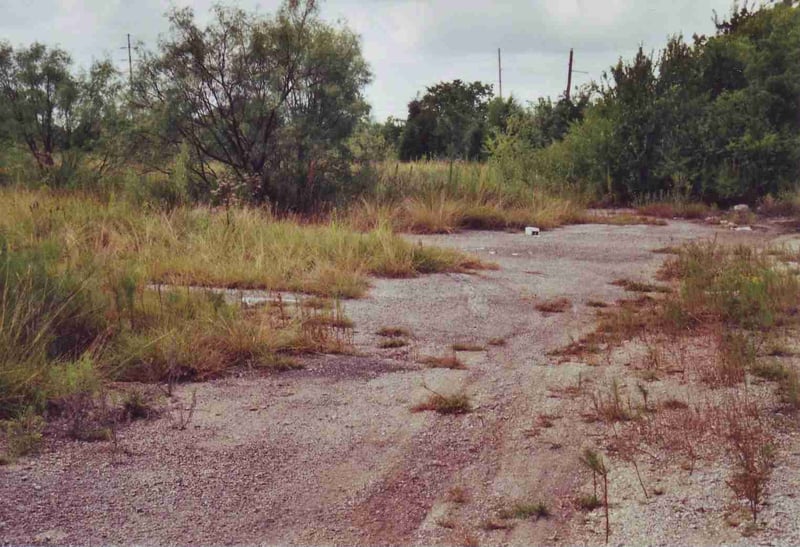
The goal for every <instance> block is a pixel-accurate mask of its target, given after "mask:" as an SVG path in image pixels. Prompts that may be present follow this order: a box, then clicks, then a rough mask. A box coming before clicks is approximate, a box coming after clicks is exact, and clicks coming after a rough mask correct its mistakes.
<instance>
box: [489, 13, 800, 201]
mask: <svg viewBox="0 0 800 547" xmlns="http://www.w3.org/2000/svg"><path fill="white" fill-rule="evenodd" d="M718 29H719V30H718V33H717V34H716V35H715V36H712V37H705V36H695V37H694V40H693V42H692V43H691V44H687V43H686V42H684V40H683V38H682V37H680V36H676V37H673V38H671V39H670V40H669V42H668V44H667V46H666V47H665V49H664V50H663V51H661V53H660V54H659V55H658V57H657V58H656V59H653V58H651V57H649V56H647V55H645V54H644V52H643V51H641V49H640V51H639V52H638V53H637V55H636V56H635V57H634V58H633V59H632V60H630V61H627V62H624V61H622V60H620V62H619V63H618V64H617V65H616V66H614V67H612V68H611V71H610V74H609V76H608V79H607V80H606V81H605V82H604V83H603V84H602V85H600V86H598V87H597V89H596V91H597V95H596V98H595V100H594V101H593V102H592V104H591V106H589V107H588V110H587V111H586V112H585V113H584V114H583V118H582V120H580V121H577V122H575V123H573V125H572V126H571V128H570V130H569V132H568V133H567V134H566V135H565V136H564V138H563V140H560V141H558V142H555V143H554V144H552V145H550V146H547V147H542V145H541V141H540V140H538V139H536V138H531V137H530V136H529V135H528V134H527V133H526V132H525V131H524V126H525V124H526V123H528V124H529V123H530V122H526V121H525V118H526V117H527V118H528V119H531V118H533V119H535V118H536V117H537V112H535V111H530V112H528V113H523V114H522V115H520V116H518V117H519V118H520V119H519V120H517V121H512V122H511V123H510V124H509V130H508V131H507V132H506V134H505V135H503V136H501V137H500V138H499V141H498V143H495V146H494V149H493V158H492V161H493V162H495V163H498V164H508V165H509V167H506V169H507V170H510V171H513V170H514V169H516V170H517V171H518V172H517V173H510V175H511V176H515V177H521V176H522V177H528V178H530V177H531V173H536V174H537V175H538V176H539V177H540V178H543V179H549V180H550V181H551V183H558V184H565V183H566V184H570V185H573V186H575V187H580V188H584V189H591V190H592V191H593V192H594V193H595V194H596V195H598V196H607V197H608V198H611V199H613V200H615V201H617V202H631V201H634V200H637V199H639V200H641V199H642V198H645V197H647V196H651V195H657V194H660V195H665V194H669V195H677V196H682V197H684V198H694V199H701V200H704V201H707V202H719V203H723V204H724V203H730V202H732V201H734V200H736V201H739V200H745V201H750V202H755V201H756V200H757V199H758V198H760V197H763V196H766V195H768V194H771V195H773V196H774V195H778V194H780V193H781V192H783V191H786V190H787V189H789V188H791V187H792V186H793V185H794V184H796V183H797V182H798V173H799V172H800V115H799V114H800V110H798V109H800V107H799V106H798V102H797V97H798V96H799V95H800V70H798V68H797V62H796V60H797V59H798V58H800V7H792V6H791V5H787V3H783V4H781V5H776V6H774V7H762V8H761V9H759V10H757V11H749V10H748V9H747V8H742V9H740V10H738V11H736V12H734V14H733V15H732V16H731V18H730V20H729V21H722V22H718ZM538 115H539V116H541V113H538ZM576 119H579V118H576Z"/></svg>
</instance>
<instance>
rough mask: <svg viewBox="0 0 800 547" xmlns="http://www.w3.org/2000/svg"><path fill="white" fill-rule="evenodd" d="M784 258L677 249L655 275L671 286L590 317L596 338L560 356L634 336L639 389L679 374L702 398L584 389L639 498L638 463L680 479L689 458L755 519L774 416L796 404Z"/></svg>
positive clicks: (793, 310)
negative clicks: (676, 470) (656, 462)
mask: <svg viewBox="0 0 800 547" xmlns="http://www.w3.org/2000/svg"><path fill="white" fill-rule="evenodd" d="M791 259H792V257H791V256H787V255H785V254H783V253H775V252H773V251H772V250H770V249H756V248H753V247H749V246H722V245H719V244H717V243H715V242H705V243H696V244H688V245H685V246H684V247H683V248H680V249H678V250H677V254H676V255H675V256H674V257H672V258H670V259H668V260H667V262H666V263H665V265H664V267H663V268H662V270H661V273H660V275H661V277H662V278H663V279H664V280H669V281H672V282H674V283H675V284H676V290H674V291H672V292H668V293H663V294H661V295H658V296H657V297H647V298H640V299H638V300H635V301H625V302H622V303H621V305H618V306H617V307H616V308H612V309H610V310H608V311H606V310H604V311H602V312H600V313H601V320H600V324H599V326H598V328H597V330H596V331H595V332H594V333H591V334H590V335H588V336H587V337H586V338H584V339H583V340H580V341H578V342H576V343H575V344H573V345H571V346H570V347H569V348H567V351H568V352H578V353H579V354H583V355H587V354H594V355H596V354H597V353H599V352H600V351H601V350H600V348H604V349H605V350H607V351H609V352H610V351H611V349H612V348H613V347H614V346H616V345H618V344H620V343H623V342H624V341H626V340H631V339H633V340H635V341H636V342H638V343H639V344H641V345H642V346H643V347H644V348H645V349H646V350H647V351H646V353H645V355H644V356H643V358H642V359H641V365H640V366H641V367H643V370H642V372H645V373H647V374H646V375H643V377H645V378H646V379H647V380H648V381H654V380H658V379H659V377H660V375H663V374H664V373H665V372H667V371H669V372H670V373H672V374H675V373H680V374H682V378H684V379H685V381H688V382H689V383H690V384H692V385H694V386H696V387H697V388H698V389H700V390H701V393H703V394H704V395H703V396H701V397H700V398H699V400H695V401H691V402H684V401H683V400H679V399H675V398H667V399H665V400H663V401H661V402H660V403H658V404H656V405H653V404H651V403H650V399H652V396H651V395H650V391H651V390H650V389H649V388H648V387H647V385H646V384H641V383H638V384H637V385H636V388H637V389H636V390H633V389H632V388H631V387H630V386H629V387H627V388H623V386H622V385H621V384H620V383H619V382H618V381H617V380H614V381H612V383H611V385H610V387H609V388H608V389H600V390H595V391H594V392H592V393H590V399H591V402H592V404H593V407H594V413H593V417H594V419H597V420H599V421H600V422H602V423H607V424H609V427H610V428H611V429H612V430H613V431H614V434H613V435H612V437H611V439H610V440H609V450H611V451H612V452H613V453H614V454H616V455H617V456H618V457H620V458H621V459H623V460H624V461H629V462H631V463H632V464H633V465H634V468H635V470H636V472H637V476H638V477H639V479H640V484H642V489H643V492H645V496H646V495H647V489H646V488H645V487H644V484H643V483H642V479H641V475H639V470H638V467H637V466H636V456H637V455H639V456H640V457H642V456H647V455H652V454H653V453H654V451H664V452H662V453H665V454H666V460H671V459H672V458H674V457H677V458H678V459H679V460H682V461H683V463H682V464H681V465H682V466H683V467H684V468H685V469H687V470H689V471H690V472H691V471H692V470H693V469H694V468H695V466H696V465H697V463H698V462H699V461H703V460H707V459H708V460H723V461H725V462H726V463H728V464H729V465H730V476H729V478H728V480H727V484H728V486H729V487H730V488H731V491H732V492H733V493H734V494H735V495H736V496H737V497H739V498H741V499H743V500H745V501H746V502H747V505H748V509H749V510H750V512H751V514H752V518H753V522H754V523H755V522H756V520H757V519H758V514H759V511H760V509H761V507H762V505H763V503H764V501H765V496H766V493H767V491H768V486H769V481H770V477H771V469H772V463H773V461H774V457H775V450H776V449H775V446H776V442H775V436H776V434H777V431H778V429H777V423H776V421H775V418H774V415H775V412H776V411H779V412H794V411H795V410H796V409H797V408H798V407H797V404H796V403H797V385H798V380H797V378H798V374H797V371H796V369H795V365H794V363H793V362H792V360H791V358H787V357H785V355H786V354H787V351H786V349H784V346H783V345H781V344H780V343H779V340H780V337H785V336H792V334H790V333H796V332H797V330H796V329H797V328H798V320H797V318H798V302H800V279H798V277H797V275H796V273H794V272H793V271H792V270H791V269H790V268H787V267H786V264H785V263H784V262H783V260H791ZM776 338H777V339H778V341H776ZM788 354H789V355H791V352H788ZM754 379H756V380H757V379H760V380H761V381H762V382H769V383H772V384H773V385H774V389H773V390H772V391H773V393H772V394H769V391H767V393H766V394H765V395H758V393H759V392H757V391H753V389H752V387H749V386H750V385H751V384H753V383H755V381H754ZM637 391H638V393H636V392H637ZM587 466H588V465H587Z"/></svg>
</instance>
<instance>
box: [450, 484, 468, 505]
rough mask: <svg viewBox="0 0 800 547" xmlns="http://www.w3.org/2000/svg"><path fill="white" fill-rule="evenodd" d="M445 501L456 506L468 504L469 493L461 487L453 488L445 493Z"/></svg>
mask: <svg viewBox="0 0 800 547" xmlns="http://www.w3.org/2000/svg"><path fill="white" fill-rule="evenodd" d="M447 501H450V502H452V503H455V504H458V505H464V504H465V503H468V502H469V492H468V491H467V489H466V488H464V487H463V486H454V487H453V488H451V489H450V491H449V492H448V493H447Z"/></svg>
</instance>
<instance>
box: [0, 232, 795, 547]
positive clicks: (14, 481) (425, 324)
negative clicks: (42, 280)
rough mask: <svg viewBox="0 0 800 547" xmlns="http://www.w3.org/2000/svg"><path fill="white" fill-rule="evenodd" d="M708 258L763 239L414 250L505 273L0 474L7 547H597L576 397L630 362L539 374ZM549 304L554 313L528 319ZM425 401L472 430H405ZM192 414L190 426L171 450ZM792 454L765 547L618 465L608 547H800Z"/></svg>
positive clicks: (199, 387) (380, 295)
mask: <svg viewBox="0 0 800 547" xmlns="http://www.w3.org/2000/svg"><path fill="white" fill-rule="evenodd" d="M714 236H719V237H722V238H729V239H735V240H737V241H763V240H764V239H765V238H766V237H767V235H765V234H764V233H762V232H741V233H739V232H737V233H735V234H734V233H732V232H730V231H723V230H722V229H721V228H719V227H712V226H707V225H702V224H697V223H688V222H677V221H676V222H670V223H669V224H668V225H667V226H605V225H577V226H570V227H566V228H562V229H558V230H555V231H552V232H544V233H542V234H541V235H540V236H538V237H530V236H525V235H524V234H522V233H502V232H480V231H475V232H465V233H460V234H455V235H448V236H425V237H418V236H413V237H412V236H409V237H410V238H411V239H412V240H413V241H415V242H416V241H421V242H422V243H424V244H432V245H440V246H446V247H453V248H458V249H461V250H464V251H468V252H470V253H473V254H475V255H477V256H479V257H480V258H481V259H483V260H487V261H493V262H495V263H497V265H498V266H499V269H497V270H488V271H482V272H480V273H477V274H473V275H466V274H436V275H428V276H422V277H419V278H416V279H406V280H383V279H380V280H374V281H373V287H372V290H371V291H370V293H369V295H368V297H366V298H363V299H361V300H354V301H348V302H347V303H346V304H345V307H346V313H347V315H348V316H349V317H350V318H351V319H352V320H353V321H354V323H355V325H356V326H355V337H354V344H355V347H356V353H357V354H356V355H350V356H317V357H312V358H308V359H306V360H305V363H304V364H305V368H304V369H302V370H295V371H289V372H282V373H275V374H263V373H255V372H247V371H242V372H240V373H238V374H235V375H232V376H230V377H226V378H224V379H220V380H215V381H211V382H207V383H198V384H186V385H182V386H180V387H179V388H178V391H177V394H176V396H175V397H174V398H173V399H171V400H169V402H168V403H167V404H168V406H169V407H170V410H169V411H168V412H166V413H165V414H163V415H162V416H161V417H160V418H157V419H152V420H146V421H139V422H135V423H133V424H132V425H130V426H128V427H126V428H124V429H122V430H121V431H120V432H119V434H118V441H117V444H116V445H114V444H113V443H110V442H99V443H86V442H77V441H67V440H64V439H60V440H59V439H50V440H48V442H47V443H46V447H45V449H44V450H43V452H42V454H41V455H39V456H35V457H32V458H27V459H23V460H21V461H19V462H18V463H16V464H14V465H11V466H6V467H3V468H0V543H5V544H48V543H51V544H81V545H107V544H118V545H134V544H151V545H169V544H182V545H222V544H225V545H230V544H314V545H322V544H325V545H345V544H346V545H401V544H402V545H410V544H415V545H432V544H448V545H453V544H493V545H495V544H496V545H500V544H503V545H506V544H514V545H534V544H578V543H581V544H602V543H603V542H604V537H603V530H602V523H601V515H600V511H595V512H593V513H591V514H586V513H582V512H580V511H578V510H577V509H576V508H575V507H574V503H573V500H574V498H575V496H576V494H577V493H579V492H586V491H590V490H587V488H588V489H590V488H591V477H590V476H589V475H587V473H586V472H585V471H583V470H582V469H581V468H580V466H579V463H578V455H579V453H580V451H581V449H582V448H583V447H585V446H590V445H592V444H594V443H595V442H596V441H597V439H598V436H599V435H600V434H601V433H600V431H599V430H598V427H597V425H596V424H593V423H590V422H587V420H584V419H582V416H584V415H585V414H586V413H587V411H588V410H589V409H588V408H587V401H586V398H585V397H576V396H574V395H573V392H574V391H575V390H574V388H575V387H576V386H579V385H586V384H587V383H589V384H591V383H595V384H599V383H600V382H602V381H604V380H605V379H606V378H607V377H608V375H609V374H611V373H612V372H611V371H617V372H619V371H622V372H621V373H622V374H624V373H625V368H624V364H625V359H626V354H625V353H624V352H622V353H619V352H618V353H617V354H615V361H614V362H613V363H609V364H608V366H591V365H590V364H588V363H584V362H580V361H579V360H576V361H574V362H571V361H566V362H559V361H560V360H559V359H557V358H555V357H552V356H550V355H549V352H550V351H551V350H553V349H556V348H559V347H561V346H564V345H565V344H568V343H569V342H570V341H571V340H573V339H575V338H577V337H579V336H580V335H582V334H583V333H585V332H587V331H588V330H589V329H591V327H592V325H593V323H594V314H595V309H594V308H593V307H592V306H590V305H588V304H589V303H594V302H596V301H604V302H608V303H613V302H614V301H616V300H618V299H620V298H624V297H626V296H629V294H626V293H625V291H624V290H623V289H622V288H620V287H619V286H615V285H612V284H611V283H612V282H613V281H615V280H618V279H621V278H624V279H632V280H636V281H643V282H645V281H652V277H653V274H654V273H655V271H656V270H657V268H658V266H659V265H660V264H661V262H662V261H663V260H664V255H663V254H657V253H653V252H652V251H653V250H655V249H658V248H662V247H666V246H672V245H679V244H680V243H682V242H685V241H689V240H694V239H699V238H709V237H714ZM770 237H771V236H770ZM555 298H566V299H568V300H569V306H567V307H566V309H565V310H564V311H563V312H559V313H543V312H541V311H537V310H536V305H537V303H540V302H543V301H547V300H551V299H555ZM382 327H402V328H405V329H408V330H409V331H410V332H411V333H412V337H411V338H410V339H409V345H408V346H405V347H401V348H394V349H379V348H378V345H379V343H380V341H381V340H382V338H381V337H380V336H378V335H376V334H375V333H376V331H377V330H378V329H380V328H382ZM493 339H495V340H494V342H497V341H498V340H502V341H504V345H490V344H489V341H490V340H493ZM454 343H463V344H472V345H478V346H483V347H484V348H485V349H484V350H483V351H465V352H458V358H459V359H460V360H461V361H463V362H464V363H465V364H466V368H465V369H463V370H450V369H434V368H428V367H426V366H425V365H423V364H420V360H421V359H422V358H424V357H425V356H446V355H451V354H452V353H453V351H452V349H451V346H452V344H454ZM615 373H616V372H615ZM431 392H436V393H440V394H445V395H449V394H457V393H465V394H467V395H468V397H469V400H470V403H471V406H472V411H471V412H469V413H466V414H461V415H440V414H437V413H434V412H413V411H412V410H411V409H412V407H413V406H414V405H416V404H418V403H420V402H422V401H424V400H425V399H427V398H428V397H429V396H430V395H431ZM192 394H194V398H195V400H196V408H195V409H194V412H193V414H192V416H191V420H190V421H189V423H188V425H187V427H186V428H185V429H183V430H181V429H179V428H178V426H179V425H181V424H180V422H181V414H184V418H185V415H186V414H187V411H186V410H185V409H186V408H188V407H189V406H190V401H191V399H192V396H193V395H192ZM180 408H182V409H184V411H183V412H181V411H180V410H179V409H180ZM183 421H184V422H185V421H187V420H186V419H184V420H183ZM786 446H787V447H786V449H785V450H783V451H782V454H783V458H782V459H779V463H778V467H779V470H782V471H781V472H780V473H778V472H776V473H775V476H776V479H775V480H776V481H777V482H781V483H782V484H787V486H785V487H784V486H778V485H777V484H776V486H775V487H774V489H773V490H774V493H773V496H772V498H771V499H772V500H773V501H772V503H771V505H770V506H769V507H767V508H766V509H765V515H766V516H765V519H766V520H767V521H770V519H771V522H773V523H774V525H773V526H771V527H770V529H769V530H766V531H762V532H761V534H762V535H761V536H758V535H757V536H755V537H750V538H747V537H744V536H742V534H741V533H740V532H739V529H738V528H736V527H735V526H732V525H731V524H730V522H729V521H730V511H729V505H730V502H731V498H730V494H729V493H728V492H727V490H726V487H725V485H724V476H723V474H722V472H723V470H720V469H718V468H709V469H706V470H700V471H696V472H695V473H694V474H692V475H691V476H687V473H686V472H684V471H681V470H679V469H678V470H671V471H664V470H661V471H656V470H654V469H650V468H649V467H647V465H642V471H643V473H644V475H645V476H646V480H648V481H652V482H653V484H656V483H657V484H659V485H660V488H661V490H662V491H664V492H665V493H664V494H663V495H661V496H659V497H657V498H655V499H649V500H644V499H643V497H642V496H641V493H640V492H639V491H638V489H639V484H638V482H637V481H636V479H635V475H633V474H632V472H631V470H630V469H629V468H628V467H624V466H622V465H621V464H620V465H618V466H612V468H613V471H612V477H611V480H612V484H613V485H614V486H613V488H614V489H615V490H616V491H614V490H612V492H611V497H612V537H611V541H612V542H613V543H615V544H617V543H620V544H643V543H672V544H674V543H692V544H720V543H742V544H751V543H754V542H759V543H760V542H763V541H770V542H773V543H787V544H788V543H794V544H796V543H800V531H798V524H796V523H794V520H793V517H794V515H796V514H797V509H799V508H798V507H797V506H798V501H796V500H795V499H794V498H793V497H792V494H791V492H792V490H796V488H795V486H796V484H788V482H782V481H784V480H785V481H794V483H797V482H798V479H797V478H796V476H795V475H796V473H792V474H791V475H789V474H788V470H789V469H796V468H797V464H798V453H800V451H799V450H798V443H797V442H796V440H792V439H789V440H788V441H787V445H786ZM517 502H529V503H539V502H541V503H544V504H545V505H546V507H547V508H548V510H549V513H550V516H549V517H547V518H540V519H536V518H535V517H531V518H526V519H516V520H503V519H500V518H499V516H498V512H500V511H502V510H503V509H508V508H511V507H513V505H514V504H515V503H517Z"/></svg>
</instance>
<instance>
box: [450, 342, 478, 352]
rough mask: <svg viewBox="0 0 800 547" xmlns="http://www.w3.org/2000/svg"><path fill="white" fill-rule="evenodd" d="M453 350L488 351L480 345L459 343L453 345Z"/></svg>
mask: <svg viewBox="0 0 800 547" xmlns="http://www.w3.org/2000/svg"><path fill="white" fill-rule="evenodd" d="M451 348H452V349H453V351H486V348H485V347H484V346H481V345H480V344H467V343H458V344H453V345H452V346H451Z"/></svg>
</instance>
